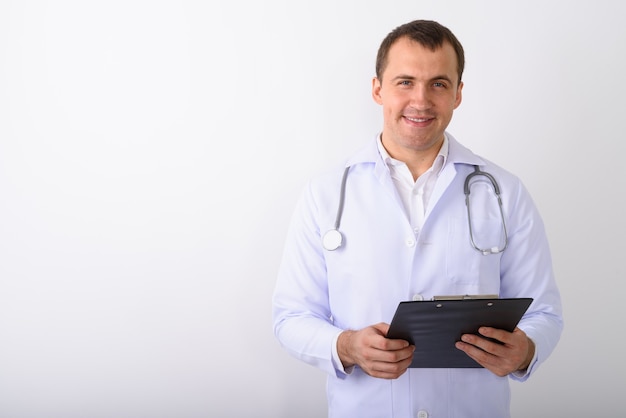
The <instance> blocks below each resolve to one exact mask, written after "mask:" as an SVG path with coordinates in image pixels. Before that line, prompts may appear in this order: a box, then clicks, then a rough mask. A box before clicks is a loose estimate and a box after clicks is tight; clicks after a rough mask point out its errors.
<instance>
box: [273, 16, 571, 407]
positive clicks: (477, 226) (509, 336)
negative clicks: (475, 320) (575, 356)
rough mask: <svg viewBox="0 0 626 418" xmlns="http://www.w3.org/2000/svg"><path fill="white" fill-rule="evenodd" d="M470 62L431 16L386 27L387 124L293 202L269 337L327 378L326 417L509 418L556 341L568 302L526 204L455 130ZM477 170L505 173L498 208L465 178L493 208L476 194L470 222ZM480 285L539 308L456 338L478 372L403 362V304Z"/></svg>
mask: <svg viewBox="0 0 626 418" xmlns="http://www.w3.org/2000/svg"><path fill="white" fill-rule="evenodd" d="M464 62H465V60H464V52H463V48H462V46H461V44H460V43H459V41H458V40H457V38H456V37H455V36H454V35H453V34H452V32H450V31H449V30H448V29H447V28H446V27H444V26H442V25H440V24H439V23H437V22H433V21H423V20H418V21H414V22H410V23H407V24H405V25H402V26H399V27H398V28H396V29H395V30H394V31H392V32H391V33H390V34H389V35H387V37H386V38H385V39H384V40H383V42H382V44H381V46H380V49H379V51H378V57H377V62H376V77H375V78H374V79H373V84H372V96H373V98H374V100H375V101H376V103H378V104H379V105H381V106H382V111H383V119H384V124H383V129H382V133H381V134H380V135H378V136H377V137H376V139H375V141H372V142H371V143H370V144H368V145H367V146H366V147H365V148H364V149H363V150H362V151H361V152H360V153H358V154H356V155H355V156H353V157H352V158H351V159H349V160H348V161H347V163H346V165H345V166H344V167H341V168H339V169H337V170H334V171H332V172H330V173H326V174H324V175H321V176H320V177H318V178H316V179H314V180H312V181H311V182H310V184H309V185H308V187H307V188H306V190H305V191H304V193H303V195H302V197H301V199H300V201H299V203H298V206H297V208H296V211H295V214H294V218H293V220H292V223H291V226H290V229H289V233H288V237H287V242H286V247H285V252H284V255H283V260H282V264H281V267H280V271H279V276H278V281H277V283H276V289H275V292H274V298H273V307H274V309H273V315H274V332H275V334H276V337H277V338H278V340H279V341H280V343H281V344H282V345H283V346H284V347H285V349H286V350H287V351H288V352H290V353H291V354H292V355H294V356H295V357H297V358H299V359H301V360H303V361H305V362H307V363H309V364H312V365H314V366H316V367H318V368H320V369H322V370H325V371H326V372H327V373H328V375H329V376H328V385H327V396H328V407H329V416H330V417H331V418H333V417H341V418H349V417H359V418H366V417H377V418H380V417H385V418H389V417H428V416H430V417H448V418H449V417H464V418H467V417H477V418H478V417H480V418H485V417H498V418H502V417H509V416H510V388H509V380H508V379H516V380H519V381H524V380H526V379H528V377H529V376H530V375H532V374H533V373H534V372H535V371H536V370H537V367H538V366H539V365H540V364H541V363H542V362H544V361H545V360H546V358H547V357H548V356H549V355H550V353H551V352H552V351H553V349H554V347H555V346H556V344H557V342H558V340H559V338H560V335H561V331H562V327H563V323H562V314H561V302H560V295H559V291H558V289H557V286H556V283H555V280H554V276H553V271H552V262H551V256H550V251H549V247H548V242H547V239H546V234H545V231H544V227H543V223H542V220H541V218H540V216H539V214H538V212H537V210H536V208H535V206H534V204H533V202H532V200H531V197H530V196H529V194H528V192H527V191H526V189H525V188H524V186H523V185H522V183H521V182H520V180H519V179H517V178H516V177H515V176H513V175H512V174H510V173H509V172H507V171H505V170H503V169H502V168H500V167H499V166H497V165H495V164H493V163H491V162H490V161H487V160H485V159H484V158H481V157H479V156H477V155H475V154H473V153H472V152H471V151H470V150H468V149H467V148H465V147H463V146H462V145H461V144H460V143H459V142H457V141H456V139H455V138H454V137H452V135H450V134H449V133H448V132H446V128H447V126H448V124H449V122H450V120H451V118H452V114H453V112H454V110H455V109H456V108H457V107H458V106H459V105H460V103H461V98H462V90H463V82H462V75H463V68H464ZM475 166H478V167H479V168H480V169H481V171H485V172H487V173H489V174H491V175H492V176H493V177H494V178H495V179H496V181H497V183H498V185H499V189H500V193H501V198H502V209H503V215H501V214H500V211H499V209H498V206H497V201H496V200H494V199H493V196H494V195H493V193H494V186H492V185H491V183H489V182H488V181H486V178H485V177H482V180H476V181H472V182H471V184H472V185H471V199H473V200H472V202H475V201H476V202H487V203H484V204H480V203H479V204H477V205H474V203H472V211H473V212H472V216H471V219H468V212H467V207H466V204H465V195H464V193H463V190H464V187H463V186H464V182H465V179H466V178H467V177H468V175H470V173H472V172H473V171H474V170H475ZM345 167H348V169H347V171H345V173H346V177H345V179H344V177H342V173H344V168H345ZM477 178H478V177H477ZM342 182H345V184H343V186H342V184H341V183H342ZM474 199H475V200H474ZM489 202H496V203H494V204H493V205H495V206H493V205H490V203H489ZM339 208H341V210H339V212H340V216H339V215H338V209H339ZM470 221H471V222H472V227H473V229H474V231H473V234H470V228H469V226H468V222H470ZM337 224H339V225H337ZM505 225H506V228H505V227H504V226H505ZM335 229H337V230H339V232H340V233H341V235H339V233H337V232H335V231H334V230H335ZM329 230H330V231H333V232H331V233H329V234H328V235H326V232H327V231H329ZM329 237H331V238H332V237H334V238H335V242H334V243H332V244H333V245H330V244H329V242H330V241H332V239H330V238H329ZM339 237H341V239H339ZM472 243H475V244H476V247H478V248H479V249H488V251H478V250H477V248H475V247H474V245H473V244H472ZM505 247H506V248H505ZM472 294H497V295H499V297H501V298H521V297H530V298H533V303H532V304H531V306H530V307H529V309H528V311H527V312H526V313H525V315H524V316H523V318H522V319H521V321H520V322H519V324H518V327H517V328H516V329H515V330H514V331H513V332H508V331H505V330H500V329H494V328H488V327H482V328H481V329H480V335H474V334H467V335H463V336H462V338H461V339H460V341H458V342H457V343H456V348H457V349H459V350H461V351H463V352H465V354H466V355H467V356H469V357H471V358H472V359H474V360H475V361H476V362H477V363H478V364H480V365H481V366H482V367H479V368H450V369H445V368H433V369H426V368H409V365H410V364H411V361H412V359H413V352H414V349H415V346H413V345H409V343H408V342H406V341H404V340H399V339H389V338H386V335H387V331H388V329H389V324H388V323H389V322H390V320H391V318H392V317H393V314H394V312H395V310H396V308H397V306H398V303H399V302H401V301H405V300H423V299H431V298H432V297H434V296H437V295H472ZM493 339H495V340H498V341H500V342H501V343H502V344H499V343H497V342H494V341H493ZM415 344H416V345H419V344H420V341H415Z"/></svg>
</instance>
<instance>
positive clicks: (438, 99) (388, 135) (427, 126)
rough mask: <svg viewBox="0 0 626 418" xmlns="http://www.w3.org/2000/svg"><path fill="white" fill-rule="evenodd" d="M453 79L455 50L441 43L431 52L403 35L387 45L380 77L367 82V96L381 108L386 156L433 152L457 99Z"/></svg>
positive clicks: (455, 76)
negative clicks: (368, 83)
mask: <svg viewBox="0 0 626 418" xmlns="http://www.w3.org/2000/svg"><path fill="white" fill-rule="evenodd" d="M458 79H459V75H458V73H457V60H456V55H455V53H454V49H453V48H452V46H451V45H450V44H449V43H447V42H445V43H444V44H443V45H442V47H441V48H439V49H437V50H435V51H431V50H430V49H429V48H426V47H424V46H422V45H421V44H419V43H417V42H415V41H412V40H410V39H409V38H406V37H404V38H400V39H398V40H397V41H396V42H395V43H394V44H393V45H392V46H391V49H390V50H389V55H388V60H387V67H386V68H385V69H384V72H383V74H382V80H379V79H378V78H374V80H373V83H372V97H373V98H374V100H375V101H376V103H378V104H380V105H382V107H383V119H384V126H383V134H382V138H383V144H384V146H385V148H386V149H387V151H388V152H389V154H390V155H391V156H393V157H395V158H399V159H403V158H402V157H409V158H410V157H415V156H420V155H428V154H430V153H432V152H438V150H439V148H440V146H441V143H442V141H443V133H444V131H445V129H446V128H447V126H448V124H449V123H450V120H451V119H452V113H453V111H454V109H456V108H457V107H458V106H459V104H461V89H462V88H463V83H459V82H458ZM429 151H430V152H429ZM433 158H434V157H433Z"/></svg>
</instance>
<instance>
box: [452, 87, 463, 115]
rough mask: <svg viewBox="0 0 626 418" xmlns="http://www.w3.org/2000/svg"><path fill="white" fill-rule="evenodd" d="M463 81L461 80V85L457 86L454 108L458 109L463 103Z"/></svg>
mask: <svg viewBox="0 0 626 418" xmlns="http://www.w3.org/2000/svg"><path fill="white" fill-rule="evenodd" d="M462 91H463V82H462V81H461V82H459V86H458V87H457V88H456V99H455V101H454V108H455V109H456V108H457V107H459V105H460V104H461V101H462V100H463V93H462Z"/></svg>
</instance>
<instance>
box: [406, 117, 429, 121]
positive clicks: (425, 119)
mask: <svg viewBox="0 0 626 418" xmlns="http://www.w3.org/2000/svg"><path fill="white" fill-rule="evenodd" d="M407 119H408V120H410V121H411V122H426V121H427V120H428V118H409V117H407Z"/></svg>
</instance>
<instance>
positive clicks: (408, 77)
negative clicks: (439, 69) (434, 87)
mask: <svg viewBox="0 0 626 418" xmlns="http://www.w3.org/2000/svg"><path fill="white" fill-rule="evenodd" d="M415 79H416V77H414V76H412V75H406V74H400V75H397V76H395V77H394V78H392V79H391V81H397V80H415ZM437 80H444V81H447V82H448V83H452V80H451V79H450V77H448V76H447V75H445V74H441V75H437V76H435V77H432V78H431V79H430V80H429V81H437Z"/></svg>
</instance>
